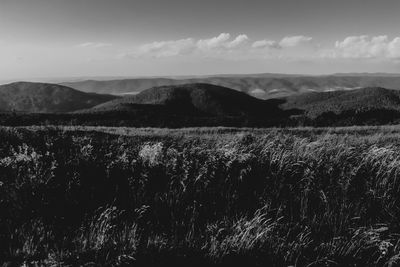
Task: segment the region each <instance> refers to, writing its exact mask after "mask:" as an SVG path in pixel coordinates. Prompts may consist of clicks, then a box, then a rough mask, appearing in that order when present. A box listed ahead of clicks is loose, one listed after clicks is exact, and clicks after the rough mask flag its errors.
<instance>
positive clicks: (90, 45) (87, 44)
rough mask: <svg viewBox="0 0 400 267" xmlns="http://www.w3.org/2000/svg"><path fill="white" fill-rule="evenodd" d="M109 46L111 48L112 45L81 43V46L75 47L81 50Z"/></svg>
mask: <svg viewBox="0 0 400 267" xmlns="http://www.w3.org/2000/svg"><path fill="white" fill-rule="evenodd" d="M109 46H112V44H110V43H95V42H87V43H82V44H78V45H77V47H81V48H103V47H109Z"/></svg>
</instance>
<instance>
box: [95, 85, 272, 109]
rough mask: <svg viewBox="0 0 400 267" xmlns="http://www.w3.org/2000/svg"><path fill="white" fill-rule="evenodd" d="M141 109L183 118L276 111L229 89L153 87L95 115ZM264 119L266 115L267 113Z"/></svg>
mask: <svg viewBox="0 0 400 267" xmlns="http://www.w3.org/2000/svg"><path fill="white" fill-rule="evenodd" d="M140 106H158V107H159V106H162V107H164V108H166V109H168V110H169V111H174V112H176V113H180V114H183V115H187V114H202V115H210V116H246V115H260V114H259V113H260V112H261V113H264V112H265V111H268V110H270V111H271V110H273V107H272V106H271V105H269V104H267V102H265V101H263V100H260V99H257V98H254V97H252V96H250V95H248V94H245V93H243V92H239V91H236V90H233V89H230V88H227V87H222V86H217V85H212V84H205V83H194V84H183V85H172V86H160V87H153V88H150V89H147V90H144V91H142V92H141V93H139V94H137V95H133V96H126V97H123V98H119V99H116V100H113V101H110V102H107V103H104V104H101V105H99V106H96V107H95V108H93V109H91V111H129V110H131V109H133V110H134V109H137V108H138V107H140ZM264 115H266V114H265V113H264Z"/></svg>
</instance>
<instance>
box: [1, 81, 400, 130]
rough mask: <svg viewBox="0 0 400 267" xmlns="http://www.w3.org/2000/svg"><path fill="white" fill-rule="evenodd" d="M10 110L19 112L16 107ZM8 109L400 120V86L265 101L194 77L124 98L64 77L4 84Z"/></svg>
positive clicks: (88, 117) (124, 120) (112, 115)
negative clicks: (75, 85) (61, 81)
mask: <svg viewBox="0 0 400 267" xmlns="http://www.w3.org/2000/svg"><path fill="white" fill-rule="evenodd" d="M274 81H276V80H274ZM285 83H287V81H286V80H285ZM282 84H284V83H282ZM10 111H14V112H13V113H12V114H11V113H10ZM0 112H2V114H0V124H2V125H31V124H43V123H51V124H82V125H112V126H143V127H189V126H248V127H268V126H296V125H311V126H339V125H359V124H387V123H400V90H393V89H385V88H382V87H366V88H360V89H346V90H337V91H325V92H313V91H311V92H305V93H295V94H291V95H289V96H285V97H277V98H271V99H265V100H263V99H259V98H256V97H253V96H251V95H248V94H246V93H244V92H239V91H237V90H233V89H230V88H228V87H223V86H219V85H213V84H206V83H190V84H179V85H168V86H157V87H152V88H149V89H145V90H143V91H142V92H140V93H138V94H136V95H126V96H124V97H117V96H113V95H102V94H94V93H84V92H80V91H78V90H75V89H72V88H69V87H66V86H62V85H56V84H44V83H26V82H19V83H12V84H8V85H2V86H0Z"/></svg>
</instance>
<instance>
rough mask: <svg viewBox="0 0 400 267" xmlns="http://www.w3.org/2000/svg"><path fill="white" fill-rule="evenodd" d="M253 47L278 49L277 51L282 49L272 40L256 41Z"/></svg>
mask: <svg viewBox="0 0 400 267" xmlns="http://www.w3.org/2000/svg"><path fill="white" fill-rule="evenodd" d="M251 46H252V47H253V48H276V49H279V48H281V46H280V45H279V43H278V42H276V41H270V40H259V41H255V42H254V43H253V44H252V45H251Z"/></svg>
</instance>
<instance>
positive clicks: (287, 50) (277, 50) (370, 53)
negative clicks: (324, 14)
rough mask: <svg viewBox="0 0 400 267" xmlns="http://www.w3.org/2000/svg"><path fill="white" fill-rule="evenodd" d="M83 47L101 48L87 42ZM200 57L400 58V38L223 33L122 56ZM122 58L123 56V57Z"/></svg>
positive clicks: (155, 44)
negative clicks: (329, 39) (328, 40)
mask: <svg viewBox="0 0 400 267" xmlns="http://www.w3.org/2000/svg"><path fill="white" fill-rule="evenodd" d="M81 47H101V43H100V44H96V43H85V44H82V45H81ZM182 56H199V57H210V58H229V59H255V58H256V59H260V58H261V59H262V58H279V59H301V60H304V59H310V60H316V59H327V58H329V59H354V60H355V59H385V60H398V59H400V37H395V38H393V39H390V38H389V37H388V36H386V35H382V36H368V35H360V36H348V37H345V38H344V39H343V40H338V41H336V42H334V43H333V44H331V45H326V46H322V45H320V44H318V43H317V40H315V39H314V38H313V37H310V36H305V35H296V36H285V37H283V38H282V39H280V40H272V39H261V40H252V39H251V38H249V37H248V36H247V35H246V34H239V35H237V36H233V37H232V35H231V34H229V33H221V34H219V35H217V36H214V37H210V38H206V39H195V38H186V39H179V40H169V41H157V42H152V43H147V44H143V45H141V46H138V47H134V48H133V49H132V50H131V51H128V52H126V53H124V54H122V57H131V58H148V57H150V58H166V57H182ZM120 57H121V55H120Z"/></svg>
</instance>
